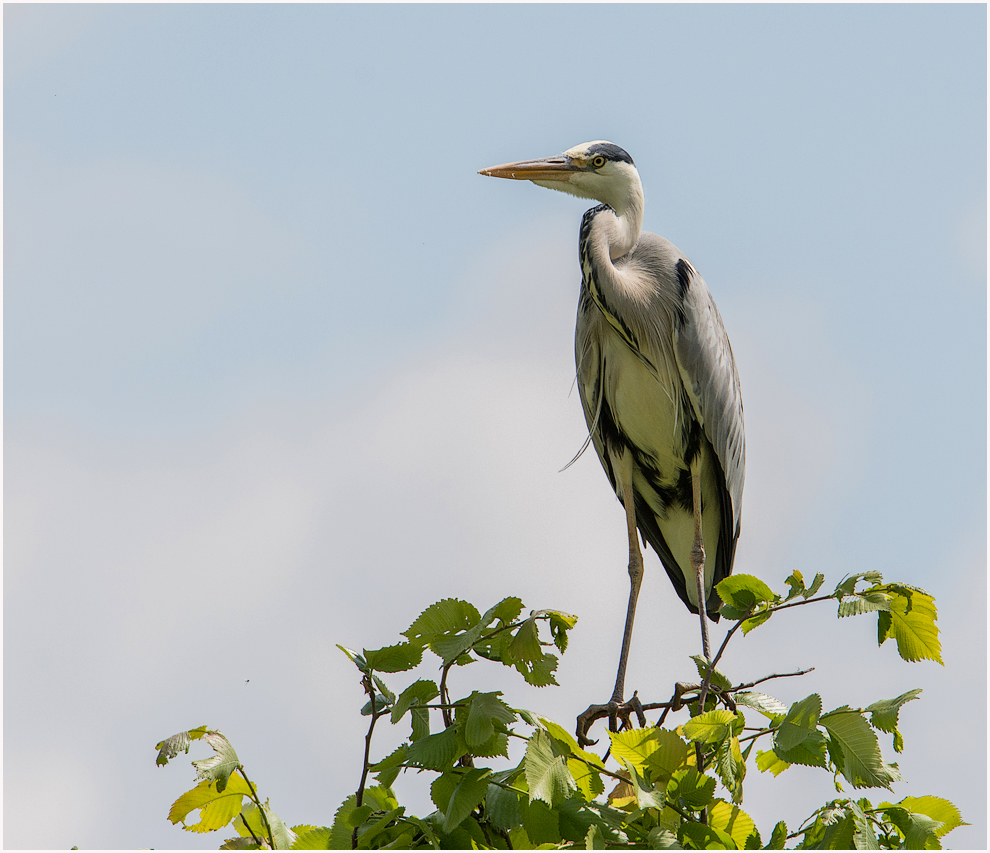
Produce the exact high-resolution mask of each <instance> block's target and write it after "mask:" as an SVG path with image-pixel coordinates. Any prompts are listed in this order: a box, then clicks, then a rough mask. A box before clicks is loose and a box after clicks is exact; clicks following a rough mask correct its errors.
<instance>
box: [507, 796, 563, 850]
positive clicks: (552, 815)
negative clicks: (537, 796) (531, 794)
mask: <svg viewBox="0 0 990 853" xmlns="http://www.w3.org/2000/svg"><path fill="white" fill-rule="evenodd" d="M519 811H520V812H522V824H523V829H524V830H525V834H526V836H527V837H528V839H529V842H530V843H529V845H528V849H533V847H534V846H536V845H539V844H552V845H553V846H554V847H556V843H557V842H558V841H559V840H560V818H559V816H558V812H557V811H556V810H554V809H551V808H550V806H548V805H547V804H546V803H544V802H543V801H541V800H530V801H529V802H526V801H525V800H520V801H519ZM509 837H510V838H513V841H512V846H513V847H515V848H516V849H517V850H521V849H527V845H525V844H521V843H518V842H517V841H516V840H515V838H514V837H513V835H512V833H511V832H510V834H509Z"/></svg>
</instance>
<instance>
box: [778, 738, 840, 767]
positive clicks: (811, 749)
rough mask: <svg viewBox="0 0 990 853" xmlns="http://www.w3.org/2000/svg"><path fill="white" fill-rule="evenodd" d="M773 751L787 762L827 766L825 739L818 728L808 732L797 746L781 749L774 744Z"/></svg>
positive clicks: (807, 765) (809, 765) (810, 765)
mask: <svg viewBox="0 0 990 853" xmlns="http://www.w3.org/2000/svg"><path fill="white" fill-rule="evenodd" d="M773 749H774V752H775V753H776V754H777V756H778V757H779V758H780V759H781V760H782V761H786V762H787V763H788V764H800V765H802V766H804V767H828V758H827V756H826V741H825V735H823V734H822V733H821V732H820V731H818V729H815V730H814V731H812V732H810V733H809V735H808V737H806V738H805V739H804V740H803V741H801V743H799V744H798V745H797V746H795V747H792V748H791V749H781V748H780V747H779V746H774V748H773Z"/></svg>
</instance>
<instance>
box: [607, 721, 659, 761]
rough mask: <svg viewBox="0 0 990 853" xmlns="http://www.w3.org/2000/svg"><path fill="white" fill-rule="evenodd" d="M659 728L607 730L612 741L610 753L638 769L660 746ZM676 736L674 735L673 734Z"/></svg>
mask: <svg viewBox="0 0 990 853" xmlns="http://www.w3.org/2000/svg"><path fill="white" fill-rule="evenodd" d="M658 731H660V730H659V729H653V728H647V729H627V730H626V731H624V732H609V733H608V737H609V740H611V741H612V755H614V756H615V758H616V759H617V760H619V761H628V762H629V763H630V764H632V765H633V766H634V767H635V768H637V769H638V770H642V769H643V768H644V767H646V759H647V758H648V757H649V756H650V755H651V754H652V753H653V752H654V751H656V749H657V748H658V747H659V746H660V741H659V739H658V737H657V732H658ZM675 737H676V735H675Z"/></svg>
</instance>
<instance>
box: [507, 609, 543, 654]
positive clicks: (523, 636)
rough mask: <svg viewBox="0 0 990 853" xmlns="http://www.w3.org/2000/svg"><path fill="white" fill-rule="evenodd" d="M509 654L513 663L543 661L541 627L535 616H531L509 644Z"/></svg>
mask: <svg viewBox="0 0 990 853" xmlns="http://www.w3.org/2000/svg"><path fill="white" fill-rule="evenodd" d="M509 654H510V655H511V657H512V662H513V663H515V662H516V661H523V662H525V663H530V664H532V663H535V662H536V661H538V660H540V659H542V657H543V647H542V646H541V645H540V635H539V627H538V626H537V624H536V617H535V616H530V617H529V619H527V620H526V621H525V622H523V623H522V625H520V626H519V628H518V630H517V631H516V633H515V635H514V636H513V638H512V642H511V643H510V644H509Z"/></svg>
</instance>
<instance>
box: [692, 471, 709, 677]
mask: <svg viewBox="0 0 990 853" xmlns="http://www.w3.org/2000/svg"><path fill="white" fill-rule="evenodd" d="M691 492H692V493H693V496H694V544H693V545H692V546H691V565H692V566H693V567H694V577H695V582H696V583H697V590H698V617H699V618H700V619H701V648H702V650H703V651H704V653H705V660H709V661H710V660H711V659H712V653H711V646H710V645H709V643H708V616H707V613H706V609H705V539H704V536H703V531H702V527H701V467H700V459H699V458H698V457H695V459H694V461H693V462H692V463H691Z"/></svg>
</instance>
